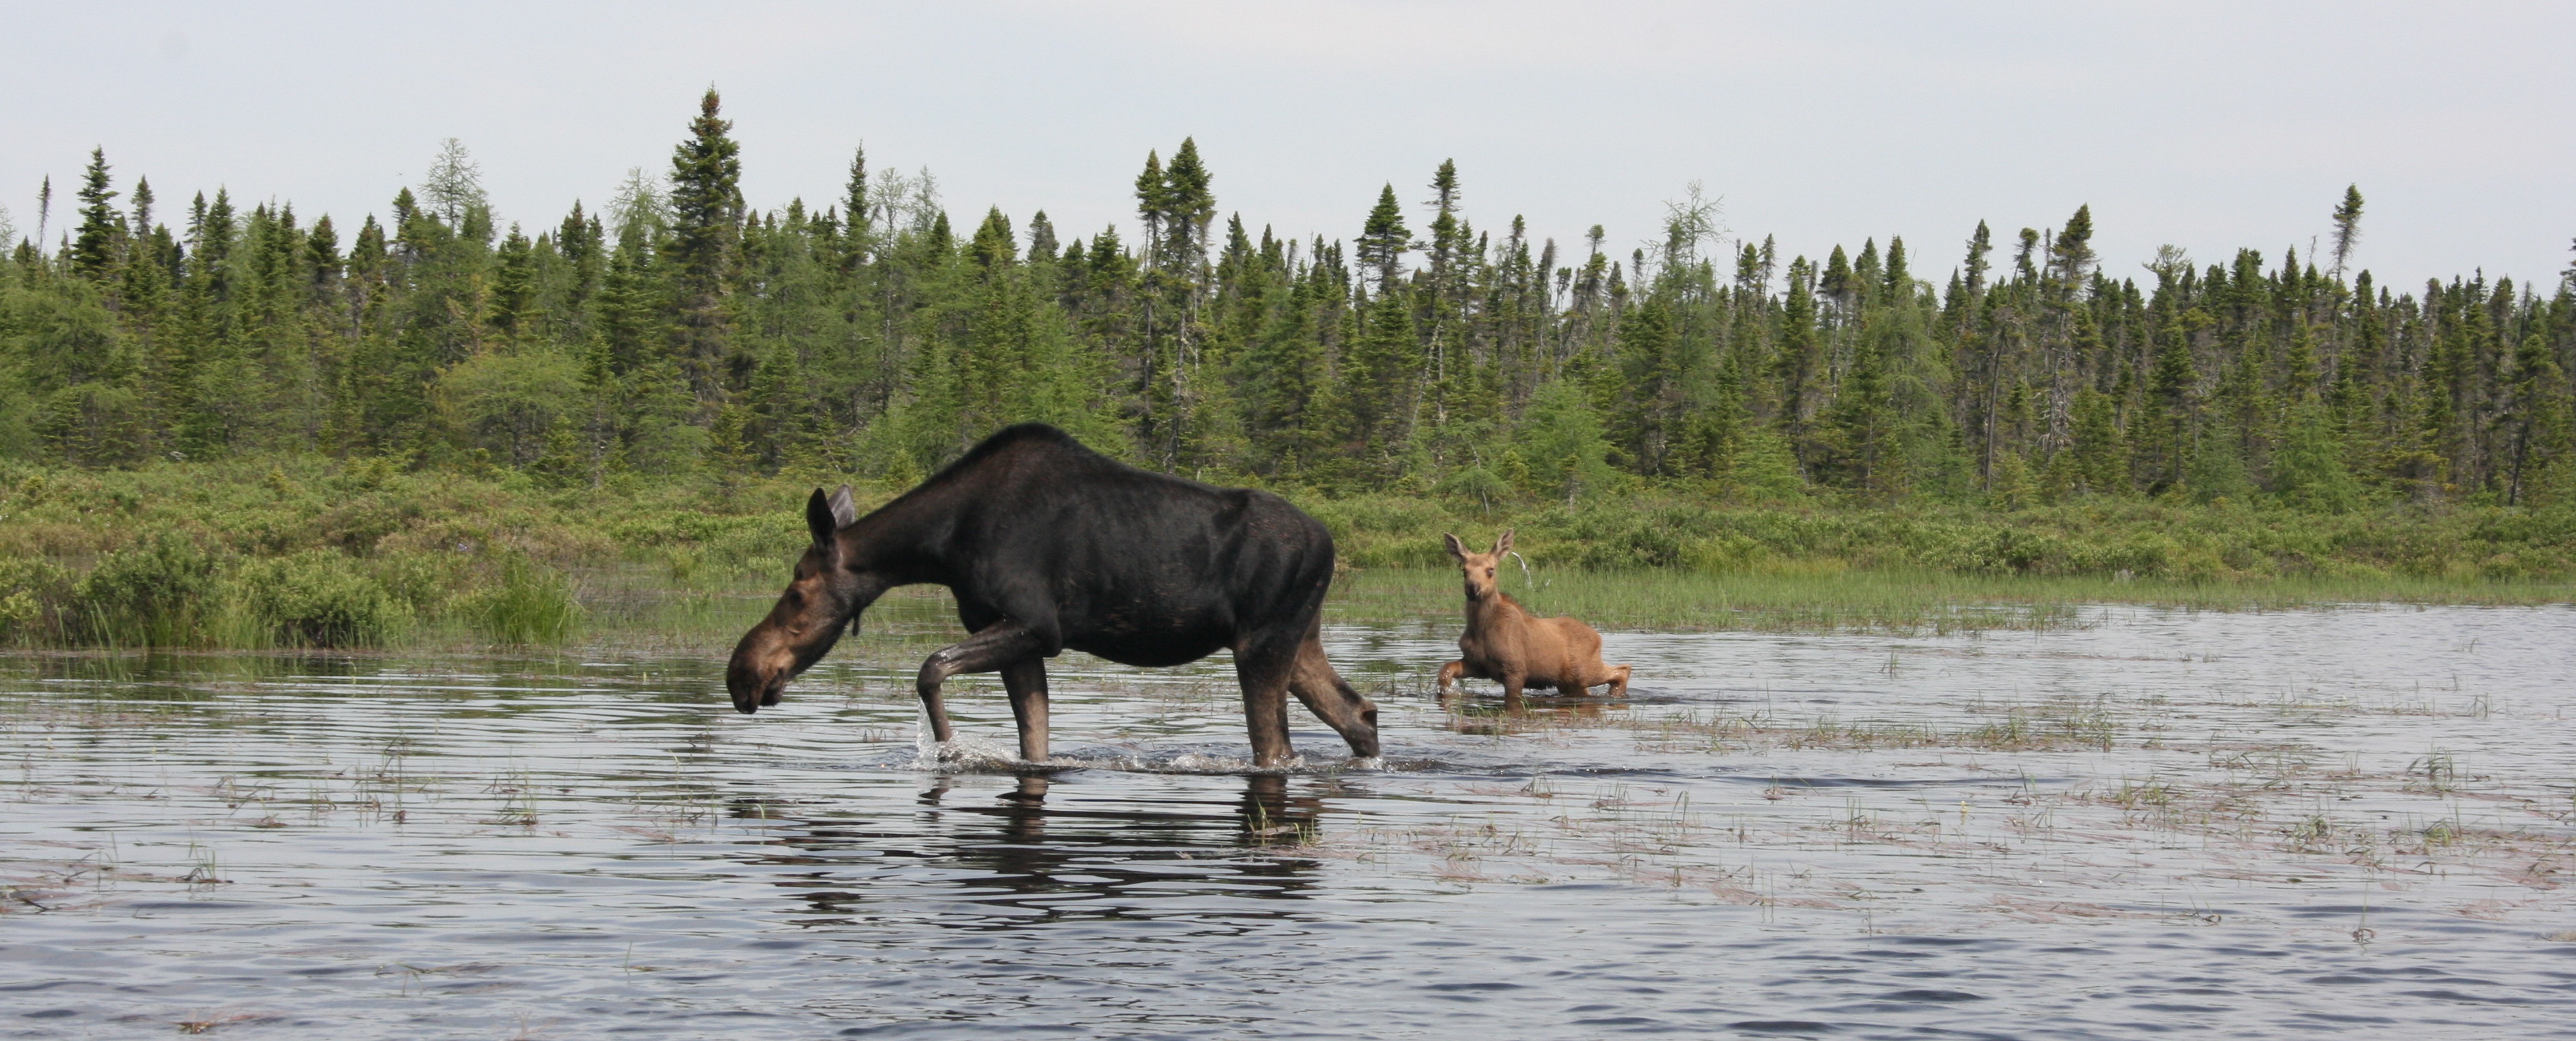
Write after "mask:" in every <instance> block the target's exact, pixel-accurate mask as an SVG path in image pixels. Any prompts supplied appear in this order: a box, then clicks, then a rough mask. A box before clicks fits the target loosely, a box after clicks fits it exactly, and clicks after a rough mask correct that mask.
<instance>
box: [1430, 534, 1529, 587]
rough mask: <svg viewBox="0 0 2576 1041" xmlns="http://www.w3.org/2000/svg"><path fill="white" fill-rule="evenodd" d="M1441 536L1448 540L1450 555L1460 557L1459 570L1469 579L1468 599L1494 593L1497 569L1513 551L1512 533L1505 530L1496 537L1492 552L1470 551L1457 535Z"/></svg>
mask: <svg viewBox="0 0 2576 1041" xmlns="http://www.w3.org/2000/svg"><path fill="white" fill-rule="evenodd" d="M1440 537H1441V538H1443V539H1446V540H1448V542H1449V555H1450V556H1453V557H1456V558H1458V570H1459V572H1460V573H1461V574H1463V575H1464V576H1465V577H1466V579H1467V599H1469V600H1471V601H1472V600H1482V599H1485V598H1486V597H1489V596H1492V595H1494V588H1495V586H1494V581H1495V574H1496V571H1495V569H1496V568H1498V567H1500V566H1501V565H1502V563H1503V558H1504V557H1505V556H1507V555H1509V554H1510V553H1511V551H1512V533H1511V532H1510V531H1509V530H1505V531H1504V532H1503V534H1502V537H1501V538H1498V539H1495V540H1494V551H1493V552H1491V553H1470V552H1468V551H1467V544H1466V543H1464V542H1460V541H1458V536H1456V535H1442V536H1440Z"/></svg>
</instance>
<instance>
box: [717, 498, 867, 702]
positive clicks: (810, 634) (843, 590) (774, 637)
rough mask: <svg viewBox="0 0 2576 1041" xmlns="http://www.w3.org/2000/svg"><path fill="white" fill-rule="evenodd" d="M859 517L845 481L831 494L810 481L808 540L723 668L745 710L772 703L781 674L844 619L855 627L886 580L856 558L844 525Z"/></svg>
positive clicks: (807, 663)
mask: <svg viewBox="0 0 2576 1041" xmlns="http://www.w3.org/2000/svg"><path fill="white" fill-rule="evenodd" d="M857 519H858V509H857V507H856V506H855V505H854V504H853V503H852V502H851V501H850V486H849V485H846V484H845V485H842V486H841V490H840V491H837V492H834V493H832V494H831V495H830V496H828V497H827V496H825V495H824V494H823V489H820V488H816V489H814V496H813V498H811V499H808V500H806V502H805V527H806V528H807V529H808V530H809V531H810V532H811V533H812V534H813V536H814V543H813V545H811V546H808V547H806V548H805V555H804V556H803V557H802V558H800V559H798V560H797V561H796V577H795V579H794V580H793V581H790V582H789V583H788V584H787V591H786V592H785V593H782V594H780V595H779V597H778V603H777V605H776V606H774V607H771V608H770V609H769V616H768V617H766V618H763V619H761V620H760V624H758V625H755V626H752V627H751V631H750V632H748V633H744V634H743V637H742V642H741V643H738V644H735V645H734V649H733V662H732V663H731V664H730V665H728V666H726V668H725V689H726V690H727V691H728V692H730V693H731V694H732V695H733V707H734V708H735V709H736V710H738V711H741V712H744V713H751V712H758V711H760V708H761V706H763V705H775V704H778V699H779V696H780V695H781V694H782V693H784V692H785V691H786V689H787V681H788V680H791V679H794V678H795V677H796V676H797V674H799V673H802V672H804V671H805V670H806V669H808V668H811V667H812V666H813V664H814V663H815V662H816V661H819V660H821V659H822V657H823V655H824V654H825V653H827V652H829V651H830V650H831V649H832V645H833V644H834V643H836V642H839V640H840V638H841V630H842V627H844V626H847V627H848V628H849V629H850V630H851V631H853V632H855V631H857V629H858V627H859V625H858V620H859V612H860V611H863V610H866V609H867V606H868V604H870V603H872V602H874V601H875V600H876V598H877V595H878V594H880V593H883V592H885V589H886V583H885V581H884V580H883V579H882V578H879V577H878V576H877V575H875V574H874V573H872V572H870V571H867V570H865V569H864V568H862V567H859V566H857V561H856V559H855V558H856V554H855V553H854V551H853V547H852V546H851V545H850V542H851V541H852V540H851V538H850V533H849V532H848V531H846V530H845V529H847V528H849V527H850V525H851V524H852V523H853V522H855V521H856V520H857Z"/></svg>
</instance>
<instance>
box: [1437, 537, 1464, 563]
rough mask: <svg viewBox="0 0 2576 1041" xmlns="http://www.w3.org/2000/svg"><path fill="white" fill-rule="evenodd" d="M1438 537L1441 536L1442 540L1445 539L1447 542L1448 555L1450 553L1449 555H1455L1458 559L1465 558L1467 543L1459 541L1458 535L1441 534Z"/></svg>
mask: <svg viewBox="0 0 2576 1041" xmlns="http://www.w3.org/2000/svg"><path fill="white" fill-rule="evenodd" d="M1440 537H1441V539H1443V540H1444V541H1446V542H1448V543H1449V555H1450V556H1453V557H1456V558H1458V559H1460V560H1465V559H1467V544H1466V543H1464V542H1460V541H1458V536H1456V535H1442V536H1440Z"/></svg>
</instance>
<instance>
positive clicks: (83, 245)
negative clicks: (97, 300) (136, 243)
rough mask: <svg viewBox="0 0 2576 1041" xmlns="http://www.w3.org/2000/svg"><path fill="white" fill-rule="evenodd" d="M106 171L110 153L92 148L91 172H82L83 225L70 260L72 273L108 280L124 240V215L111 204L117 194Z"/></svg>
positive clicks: (89, 170) (74, 243) (81, 213)
mask: <svg viewBox="0 0 2576 1041" xmlns="http://www.w3.org/2000/svg"><path fill="white" fill-rule="evenodd" d="M107 170H108V167H107V150H106V149H104V148H93V149H91V150H90V153H89V169H87V170H85V171H83V172H82V173H81V187H80V201H81V209H80V216H81V222H80V230H79V231H77V232H76V233H74V238H73V239H72V257H71V260H72V270H74V271H77V272H80V273H81V274H84V275H88V276H89V277H91V278H105V277H107V274H108V270H109V269H110V268H112V267H114V266H115V265H116V261H117V257H118V254H119V253H120V252H122V248H121V247H122V246H123V240H124V238H125V215H124V214H121V213H118V212H117V211H116V207H115V205H114V204H112V203H111V202H110V201H109V200H112V199H114V198H116V194H117V193H116V192H115V191H114V190H113V189H111V188H109V187H108V184H109V182H108V175H107Z"/></svg>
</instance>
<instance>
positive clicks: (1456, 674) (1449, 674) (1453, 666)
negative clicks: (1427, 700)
mask: <svg viewBox="0 0 2576 1041" xmlns="http://www.w3.org/2000/svg"><path fill="white" fill-rule="evenodd" d="M1465 675H1467V663H1466V662H1463V661H1453V662H1450V663H1449V664H1447V665H1443V666H1441V667H1440V696H1441V697H1443V698H1446V697H1448V696H1449V693H1450V688H1451V687H1452V686H1455V685H1456V684H1457V682H1458V680H1459V678H1460V677H1463V676H1465Z"/></svg>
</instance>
